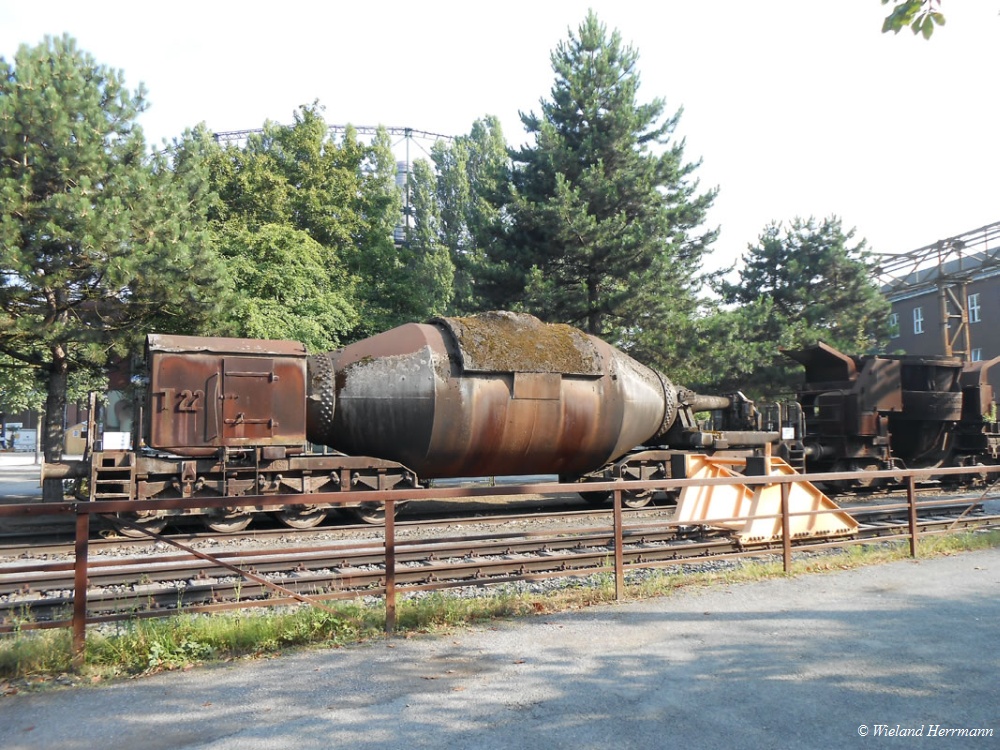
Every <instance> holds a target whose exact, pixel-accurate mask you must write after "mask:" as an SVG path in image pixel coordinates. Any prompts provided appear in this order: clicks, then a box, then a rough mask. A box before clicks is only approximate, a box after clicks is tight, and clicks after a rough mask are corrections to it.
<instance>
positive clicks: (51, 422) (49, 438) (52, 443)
mask: <svg viewBox="0 0 1000 750" xmlns="http://www.w3.org/2000/svg"><path fill="white" fill-rule="evenodd" d="M68 365H69V363H68V362H67V361H66V356H65V354H64V352H63V349H62V347H53V350H52V362H51V364H50V365H49V368H50V369H49V377H48V384H47V385H48V392H47V396H46V398H45V433H44V435H45V437H44V440H43V442H42V450H43V451H44V453H45V461H46V462H47V463H57V462H59V461H61V460H62V454H63V414H64V413H65V411H66V385H67V382H68V378H67V374H68V369H69V367H68ZM62 499H63V483H62V480H61V479H46V480H45V481H44V482H43V483H42V500H43V501H44V502H60V501H61V500H62Z"/></svg>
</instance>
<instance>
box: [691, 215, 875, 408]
mask: <svg viewBox="0 0 1000 750" xmlns="http://www.w3.org/2000/svg"><path fill="white" fill-rule="evenodd" d="M854 235H855V230H853V229H852V230H850V231H847V232H845V231H844V230H843V228H842V226H841V221H840V219H839V218H837V217H830V218H827V219H824V220H823V221H822V222H817V221H816V220H815V219H812V218H810V219H808V220H803V219H800V218H795V219H793V220H792V222H791V224H790V225H789V226H788V227H787V228H785V227H783V225H782V224H780V223H772V224H770V225H769V226H767V227H766V228H765V229H764V232H763V233H762V234H761V236H760V238H759V240H758V244H757V245H756V246H750V248H749V252H748V253H747V254H746V255H744V256H743V263H744V265H743V268H742V269H741V270H740V273H739V282H738V283H735V284H734V283H729V282H725V281H723V282H721V283H720V284H719V285H718V289H719V292H720V294H721V296H722V299H723V301H724V302H725V303H727V304H730V305H737V306H738V307H737V308H736V309H734V310H731V311H729V312H727V313H725V314H724V315H723V316H722V317H720V318H719V319H717V320H715V321H713V322H712V323H710V324H709V327H710V328H714V329H715V330H716V331H718V328H719V326H720V325H729V326H731V327H732V329H733V330H735V331H738V332H739V333H738V338H739V339H741V340H744V341H745V342H746V344H751V342H752V343H753V344H757V345H763V348H759V349H757V351H756V352H755V355H756V356H757V357H759V359H757V360H756V363H757V365H758V366H757V367H755V368H754V369H753V371H752V372H745V373H740V372H739V369H738V368H737V369H736V370H735V371H734V370H732V369H730V370H729V372H728V373H727V374H726V377H728V378H732V379H735V377H736V376H737V375H739V376H740V377H742V378H743V382H745V383H747V387H748V388H751V390H753V391H754V392H755V394H759V393H764V394H768V395H775V394H779V393H782V392H783V391H785V390H787V389H789V388H790V387H791V385H792V384H793V383H794V382H795V381H796V380H797V376H796V375H795V374H794V369H793V365H792V364H791V363H790V362H785V360H784V358H783V357H779V354H778V350H779V349H794V348H798V347H803V346H809V345H812V344H815V343H816V342H817V341H824V342H825V343H828V344H830V345H831V346H834V347H836V348H838V349H840V350H842V351H845V352H848V353H852V354H855V353H862V352H868V351H873V350H877V349H878V348H879V347H881V346H883V345H884V344H885V342H886V340H887V337H888V333H889V330H888V319H889V303H888V302H887V301H886V300H885V298H884V297H882V296H881V294H880V293H879V290H878V287H877V286H876V284H875V282H874V274H873V270H874V265H873V260H872V258H871V256H870V254H869V253H868V252H867V250H866V247H865V241H864V240H861V241H859V242H857V243H856V244H853V245H852V244H851V242H852V240H853V239H854ZM762 364H763V366H761V365H762ZM724 372H725V371H724Z"/></svg>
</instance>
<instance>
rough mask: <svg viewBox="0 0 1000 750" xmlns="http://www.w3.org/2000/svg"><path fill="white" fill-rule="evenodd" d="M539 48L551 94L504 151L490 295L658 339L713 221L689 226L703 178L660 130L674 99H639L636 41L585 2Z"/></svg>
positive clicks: (683, 304)
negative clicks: (550, 74)
mask: <svg viewBox="0 0 1000 750" xmlns="http://www.w3.org/2000/svg"><path fill="white" fill-rule="evenodd" d="M551 59H552V67H553V70H554V71H555V74H556V80H555V83H554V85H553V87H552V90H551V97H552V98H551V100H548V101H545V100H543V101H542V102H541V114H540V115H536V114H534V113H530V114H523V113H522V115H521V119H522V122H523V123H524V126H525V129H526V131H527V132H528V133H529V134H531V135H533V136H534V137H535V144H534V145H533V146H525V147H524V148H522V149H520V150H518V151H516V152H514V153H513V161H514V165H513V166H514V169H513V172H512V197H511V199H510V201H509V203H508V205H507V206H506V210H507V211H508V212H509V223H508V225H507V226H506V227H505V229H506V231H505V234H504V237H503V242H502V243H500V244H499V245H498V246H497V247H495V248H490V250H489V254H490V260H491V262H492V263H493V264H494V268H497V269H500V270H502V271H503V272H504V273H503V274H502V275H497V276H495V277H494V278H493V279H492V280H491V285H492V287H493V288H492V289H491V290H490V291H491V293H492V299H493V300H494V301H502V302H504V303H505V304H507V305H511V306H516V305H519V304H520V305H522V306H523V307H524V308H526V309H527V310H529V311H531V312H534V313H536V314H538V315H540V316H541V317H543V318H545V319H548V320H559V321H565V322H569V323H573V324H576V325H579V326H581V327H583V328H585V329H586V330H587V331H588V332H590V333H593V334H595V335H602V336H605V337H606V338H609V339H611V340H612V341H621V340H624V339H623V337H624V335H625V334H626V333H627V334H628V340H629V341H631V342H633V343H635V342H640V344H641V342H645V343H644V346H645V348H646V349H647V350H650V351H651V350H657V349H660V350H661V351H662V349H661V348H662V347H663V346H664V345H666V344H667V343H669V342H667V341H666V339H665V338H664V336H663V334H664V332H666V331H668V330H669V327H670V326H671V324H674V323H676V322H677V321H678V320H679V319H687V318H688V317H689V314H690V313H691V312H693V310H694V309H695V307H696V304H697V302H696V296H695V295H696V291H697V288H698V286H699V283H700V282H699V277H698V270H699V268H700V266H701V261H702V257H703V255H704V253H705V252H706V251H707V248H708V246H709V244H710V243H711V242H712V241H713V240H714V239H715V236H716V232H715V231H702V232H701V233H697V232H696V231H695V230H696V228H697V227H698V226H699V225H701V224H702V223H703V221H704V218H705V214H706V211H707V210H708V208H709V207H710V206H711V204H712V202H713V200H714V198H715V194H716V191H715V190H709V191H707V192H705V193H701V194H698V192H697V191H698V183H697V180H694V179H693V173H694V171H695V169H696V168H697V166H698V163H686V162H685V161H684V143H683V141H679V142H672V140H671V135H672V133H673V132H674V130H675V128H676V125H677V122H678V120H679V117H680V114H681V113H680V111H678V112H677V113H675V114H674V115H672V116H670V117H666V118H664V117H663V112H664V107H665V105H664V102H663V100H662V99H654V100H652V101H651V102H649V103H645V104H644V103H640V102H639V101H638V89H639V73H638V70H637V67H636V66H637V61H638V53H637V52H636V51H635V50H634V49H632V48H631V47H629V46H626V45H623V43H622V40H621V36H620V34H619V33H618V32H617V31H615V32H613V33H611V34H610V35H609V34H608V32H607V29H606V27H605V25H604V24H602V23H601V22H600V21H599V20H598V19H597V17H596V16H595V15H594V14H593V12H591V13H590V14H588V16H587V18H586V19H585V20H584V21H583V23H582V24H581V25H580V27H579V29H578V31H577V32H576V33H572V32H571V33H570V35H569V38H568V40H566V41H563V42H560V43H559V45H558V46H557V47H556V49H555V50H554V51H553V53H552V58H551ZM640 344H636V345H640Z"/></svg>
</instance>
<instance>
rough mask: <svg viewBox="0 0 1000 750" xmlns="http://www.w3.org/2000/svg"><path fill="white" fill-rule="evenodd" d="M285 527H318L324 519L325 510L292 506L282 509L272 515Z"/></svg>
mask: <svg viewBox="0 0 1000 750" xmlns="http://www.w3.org/2000/svg"><path fill="white" fill-rule="evenodd" d="M274 515H275V516H276V517H277V518H278V520H279V521H281V522H282V523H283V524H285V526H288V527H289V528H292V529H311V528H312V527H313V526H319V524H321V523H323V521H324V520H325V519H326V515H327V511H326V510H325V509H320V508H314V507H311V506H304V505H293V506H291V507H289V508H283V509H282V510H280V511H278V512H277V513H275V514H274Z"/></svg>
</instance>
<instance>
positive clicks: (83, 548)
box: [0, 466, 1000, 667]
mask: <svg viewBox="0 0 1000 750" xmlns="http://www.w3.org/2000/svg"><path fill="white" fill-rule="evenodd" d="M972 473H975V474H978V475H982V476H989V477H990V479H991V480H992V476H991V475H992V474H997V473H1000V466H992V467H988V466H976V467H968V468H965V467H962V468H948V469H910V470H900V469H894V470H891V471H884V472H873V473H872V474H871V476H872V477H873V478H875V479H879V478H884V479H887V480H893V481H899V480H900V479H903V480H904V481H905V488H906V501H905V503H898V504H894V505H887V506H882V507H883V509H885V510H901V509H903V508H905V509H906V511H907V525H906V531H904V532H901V533H893V534H887V535H884V536H879V537H878V539H880V540H882V541H887V540H902V539H906V540H908V541H909V552H910V555H911V556H912V557H916V556H917V553H918V537H919V534H920V532H919V528H918V523H917V518H918V509H920V508H933V507H934V506H935V505H938V506H940V505H945V504H947V505H951V506H953V505H954V502H953V501H924V502H918V501H917V500H916V483H917V481H918V480H919V479H922V478H927V477H931V476H933V477H940V476H951V475H964V474H972ZM854 477H856V474H855V473H853V472H839V473H824V474H812V475H809V474H803V475H761V476H750V475H746V476H742V475H741V476H738V477H716V478H710V479H670V480H648V481H607V482H592V483H591V482H588V483H587V485H586V491H587V492H591V491H593V492H604V491H609V492H611V493H612V494H613V503H612V505H611V508H610V509H609V510H608V514H609V516H610V520H611V525H612V538H613V550H614V552H613V556H612V558H613V559H612V560H611V564H610V566H608V565H604V566H599V567H594V568H587V569H586V570H568V571H553V572H550V573H544V574H525V575H521V576H508V577H507V578H505V579H504V580H507V581H509V580H528V579H532V578H541V577H546V578H548V577H553V576H559V575H563V576H580V575H591V574H594V573H606V572H611V573H613V575H614V582H615V595H616V598H617V599H619V600H621V599H623V598H624V597H625V595H626V589H625V571H626V569H639V568H659V567H667V566H676V565H683V564H690V563H695V562H700V561H704V559H705V558H704V557H701V558H698V557H690V558H676V559H668V560H656V561H638V562H626V559H625V544H624V542H625V540H624V531H625V522H624V516H623V511H622V506H623V502H622V497H623V494H624V493H625V492H636V491H671V490H679V489H683V488H685V487H705V486H712V485H733V484H743V485H748V486H751V487H753V486H757V485H764V486H770V485H780V488H781V503H780V511H779V512H778V513H777V514H774V515H763V516H761V515H757V516H754V518H756V519H762V518H763V519H780V527H781V535H780V537H781V538H780V543H781V545H780V554H781V558H782V562H783V566H784V570H785V571H786V572H788V571H790V569H791V565H792V556H793V551H807V550H817V549H824V548H831V547H842V546H847V545H850V544H855V543H858V542H860V541H866V540H865V539H859V538H846V537H845V538H836V539H821V540H818V541H815V542H810V543H806V544H795V545H793V543H792V542H793V540H792V533H791V531H790V528H791V519H792V518H793V517H798V516H809V515H817V514H820V513H829V510H811V511H791V510H790V508H789V496H790V489H791V487H792V484H793V483H795V482H803V481H808V482H813V483H816V482H829V481H837V480H849V479H852V478H854ZM994 484H995V482H994ZM580 489H581V485H580V484H578V483H541V484H523V485H512V486H510V487H507V488H504V489H503V490H498V488H497V487H495V486H489V487H441V488H434V489H408V490H381V491H376V490H364V491H343V492H336V493H325V494H322V495H320V494H314V495H309V496H308V499H309V501H310V504H319V503H330V504H334V505H338V504H351V503H357V502H359V501H364V502H384V503H385V504H386V509H385V510H386V512H385V523H384V526H383V543H382V545H381V548H382V550H383V569H384V573H383V575H382V576H380V579H381V582H382V585H381V586H376V587H374V588H369V589H366V590H365V594H366V595H373V594H374V595H380V596H382V597H383V598H384V601H385V630H386V632H387V633H392V632H393V631H394V630H395V628H396V624H397V594H398V592H399V590H400V586H399V585H398V584H397V552H398V544H397V531H396V522H395V505H396V503H397V501H402V500H405V501H406V502H414V501H419V500H431V499H433V500H446V499H460V498H475V497H481V496H496V495H509V496H511V497H516V496H523V495H527V494H531V495H555V494H561V493H573V492H579V491H580ZM985 496H986V493H984V494H983V497H985ZM303 499H304V498H303V496H302V495H268V496H243V497H240V498H238V499H236V498H232V497H220V498H190V499H176V498H174V499H169V500H148V501H127V500H115V501H94V502H90V501H73V502H69V501H67V502H60V503H30V504H14V505H0V518H37V517H42V516H71V517H75V546H74V561H73V569H74V589H73V607H72V618H71V620H69V621H59V622H39V623H29V624H27V625H19V626H16V627H15V626H11V625H3V626H0V632H12V631H13V630H15V629H29V628H46V627H67V626H68V627H71V628H72V637H73V655H74V664H75V665H76V666H77V667H79V666H81V665H82V661H83V656H84V648H85V645H86V631H87V626H88V625H89V624H95V623H100V622H109V621H114V620H118V619H129V618H133V617H136V616H137V614H139V616H144V617H150V616H163V614H165V613H159V612H158V613H141V614H140V613H132V614H124V615H105V616H92V615H89V614H88V597H87V586H88V578H89V572H90V567H89V540H90V530H91V519H92V518H93V517H94V516H97V515H113V514H119V513H134V512H136V511H158V510H178V509H181V510H186V509H197V508H219V507H227V508H233V507H241V508H242V507H254V508H257V509H267V508H277V507H279V506H281V505H286V504H294V503H296V502H297V503H301V502H302V501H303ZM981 499H983V498H980V500H981ZM978 502H979V500H977V501H973V503H970V508H971V507H972V505H973V504H975V503H978ZM235 503H238V505H237V504H235ZM841 510H842V511H844V512H847V513H850V512H851V511H852V510H854V511H859V510H861V508H857V507H855V508H851V507H841ZM746 520H748V517H733V518H719V519H713V518H706V519H700V520H699V525H701V526H704V527H712V526H713V525H715V524H723V523H731V522H736V521H746ZM118 522H121V519H119V520H118ZM655 526H656V528H659V529H669V528H675V529H676V528H677V527H678V526H680V524H679V523H678V522H676V521H657V522H656V524H655ZM135 528H141V527H139V526H136V527H135ZM643 528H644V529H645V528H649V527H648V526H646V525H644V526H643ZM150 536H153V537H155V538H157V539H162V541H165V542H167V543H168V544H171V545H173V546H175V547H178V548H180V549H183V550H185V551H186V552H188V553H189V554H193V555H195V556H197V557H200V558H202V559H204V560H206V561H207V562H210V563H212V564H213V565H218V566H220V567H222V568H224V569H228V570H230V571H231V572H234V573H236V574H238V575H241V576H243V577H245V578H247V579H249V580H253V581H255V582H256V583H258V584H260V585H261V586H264V587H267V588H270V589H272V590H274V591H276V592H278V594H280V596H278V597H276V598H273V599H268V600H264V601H243V602H231V603H227V604H222V605H204V606H194V607H186V608H184V609H183V610H181V611H184V612H209V611H219V610H223V609H233V608H237V607H251V606H275V605H279V604H287V603H292V602H295V601H298V602H302V603H306V604H309V605H311V606H317V607H321V608H323V609H328V607H327V606H326V605H325V604H324V603H323V602H324V601H328V600H333V599H338V598H345V597H348V596H349V597H356V596H357V595H358V594H357V592H348V593H346V594H345V593H343V592H327V593H322V594H320V595H309V596H307V595H303V594H300V593H298V592H295V591H292V590H290V589H288V588H285V587H283V586H281V585H279V584H275V583H273V582H271V581H268V580H267V579H265V578H264V577H262V576H256V575H255V574H254V573H252V572H251V571H247V570H244V569H241V568H239V567H237V566H234V565H230V564H228V563H226V562H225V561H223V560H221V559H219V557H218V556H214V555H209V554H206V553H204V552H198V551H195V550H192V549H190V548H189V547H187V546H185V545H183V544H180V543H178V542H175V541H172V540H170V539H167V538H163V537H159V536H158V535H155V534H150ZM777 553H778V549H777V548H776V547H775V546H774V543H773V540H772V541H771V542H768V543H764V544H760V545H755V546H754V547H753V548H744V549H739V550H737V551H736V552H733V553H726V554H718V555H713V556H712V557H711V559H713V560H720V559H730V558H741V557H750V556H760V555H774V554H777ZM484 582H496V579H488V580H487V581H470V582H469V583H467V584H464V585H473V584H476V583H484ZM455 585H459V584H455V583H454V582H443V583H441V584H439V585H435V584H434V583H429V584H422V585H421V586H420V587H419V589H420V590H427V589H434V588H445V587H449V586H455ZM404 590H417V588H416V587H413V586H410V587H404Z"/></svg>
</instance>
